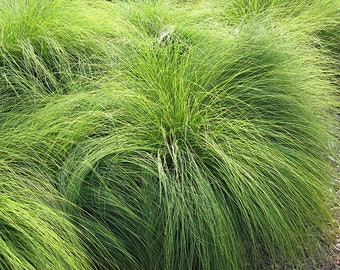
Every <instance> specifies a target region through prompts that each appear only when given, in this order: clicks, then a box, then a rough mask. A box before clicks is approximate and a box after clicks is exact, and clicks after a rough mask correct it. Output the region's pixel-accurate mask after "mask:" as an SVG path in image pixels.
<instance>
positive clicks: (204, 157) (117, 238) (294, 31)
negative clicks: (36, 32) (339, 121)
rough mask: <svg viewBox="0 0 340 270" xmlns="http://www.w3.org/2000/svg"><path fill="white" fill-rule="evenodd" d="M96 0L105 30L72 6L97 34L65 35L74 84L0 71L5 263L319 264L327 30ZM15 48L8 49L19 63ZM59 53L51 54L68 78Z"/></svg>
mask: <svg viewBox="0 0 340 270" xmlns="http://www.w3.org/2000/svg"><path fill="white" fill-rule="evenodd" d="M31 2H35V1H33V0H32V1H31ZM47 2H48V1H46V3H47ZM53 3H59V4H60V3H64V2H59V1H56V2H53ZM71 3H72V2H71ZM81 3H82V2H81V1H76V2H75V3H73V4H69V6H68V8H71V7H75V6H77V7H78V8H79V6H82V4H81ZM98 3H101V2H99V1H98V2H95V3H94V4H93V5H88V6H87V4H86V6H82V7H83V9H84V7H88V8H93V9H95V10H98V12H100V14H101V17H100V19H99V16H98V23H104V22H105V24H106V25H107V27H108V28H107V29H105V30H103V29H100V28H99V27H97V28H96V27H93V28H91V31H89V32H86V31H85V30H86V29H88V28H86V27H87V26H86V25H87V24H86V23H84V22H86V21H87V22H91V21H92V22H94V21H95V20H94V19H92V20H90V18H88V17H86V16H84V17H82V16H81V15H78V16H79V18H82V20H84V21H82V24H78V25H76V26H77V29H78V30H79V29H84V31H85V32H86V33H87V34H86V35H85V36H81V37H82V38H78V34H77V35H74V36H73V37H72V36H71V37H68V40H70V41H71V42H72V44H73V45H72V50H71V51H72V54H68V53H67V54H65V58H64V60H65V62H66V63H73V64H70V68H66V69H64V68H63V69H62V70H64V71H65V73H66V74H67V76H66V77H65V78H66V80H67V83H64V82H60V81H58V83H57V88H53V91H50V90H51V89H50V88H49V84H48V83H47V84H46V85H45V82H46V81H44V79H41V78H45V77H44V76H45V75H44V74H45V73H44V72H45V71H42V70H40V69H38V68H33V70H35V72H36V73H37V74H38V75H36V77H35V78H38V79H37V81H34V80H31V79H30V78H26V77H25V76H27V74H26V73H25V72H23V71H22V70H19V68H18V69H16V66H15V65H12V64H11V63H12V62H8V61H7V62H6V61H4V62H1V64H2V66H1V68H2V69H3V70H4V71H5V73H3V74H12V73H7V72H8V70H11V72H18V74H20V76H22V77H23V78H26V79H27V82H30V84H27V85H25V88H22V87H21V86H20V84H11V87H8V85H9V84H5V83H4V82H5V81H6V80H5V79H4V78H6V77H4V76H3V77H2V78H3V81H2V84H1V85H2V88H1V91H2V92H3V93H4V95H5V96H6V99H5V100H4V101H3V102H2V103H0V104H1V107H0V127H1V128H0V172H1V173H0V177H1V178H0V179H1V182H0V188H1V189H0V190H1V197H0V204H1V205H2V206H1V208H0V209H1V210H0V213H1V215H0V226H1V232H4V233H1V237H0V244H1V245H0V266H1V267H2V268H4V269H20V268H27V269H45V268H46V265H47V266H49V267H50V268H56V269H66V268H67V269H127V270H128V269H136V270H137V269H140V270H145V269H168V270H171V269H182V270H186V269H204V270H206V269H211V270H213V269H273V268H275V267H276V268H279V267H281V268H282V269H284V267H286V268H287V267H288V268H297V269H305V268H306V265H307V263H308V262H310V261H313V260H316V261H318V260H321V259H322V256H323V254H324V252H325V251H326V248H327V246H326V245H325V244H324V241H325V240H327V241H328V239H329V238H328V237H329V235H328V231H329V228H330V223H331V222H332V217H331V214H330V210H329V206H328V201H329V199H330V193H329V184H330V183H331V181H332V173H331V172H332V168H331V164H330V162H329V160H328V155H329V154H331V152H330V150H329V149H328V143H329V141H330V140H332V139H333V138H332V136H331V132H329V131H328V130H329V129H330V127H331V126H332V118H331V115H329V114H328V111H327V110H329V109H330V108H331V107H332V106H334V96H333V94H334V92H335V89H334V88H335V85H334V83H333V82H332V78H333V77H332V76H333V73H334V72H333V70H332V58H330V56H329V54H327V53H326V51H325V50H323V49H322V48H320V47H317V46H315V42H314V41H315V40H316V39H318V37H317V36H314V37H313V38H311V36H310V35H311V34H312V31H311V32H308V31H305V29H307V28H308V27H307V26H306V25H304V26H303V27H301V28H300V27H299V23H301V21H299V20H295V22H294V23H293V22H291V23H289V22H288V21H287V20H286V19H285V18H282V17H281V18H280V17H275V19H274V18H271V17H270V16H268V15H265V14H263V16H257V15H256V16H255V15H254V17H253V19H249V21H248V22H247V21H244V22H243V23H242V25H235V24H225V17H223V16H222V17H221V16H220V15H221V13H219V11H217V10H216V9H215V7H214V6H213V5H211V6H210V5H209V3H208V2H204V1H201V2H200V3H197V5H198V7H197V8H196V6H194V5H193V4H192V3H182V4H178V3H170V2H169V3H168V2H163V1H156V2H155V3H154V2H152V1H137V2H133V3H132V2H115V3H105V2H104V1H103V5H104V7H105V8H102V7H100V5H97V4H98ZM104 3H105V4H104ZM233 3H236V1H234V2H233ZM84 5H85V4H84ZM273 6H274V4H273ZM210 8H211V9H210ZM271 8H272V5H270V6H268V7H266V9H268V10H270V9H271ZM47 10H49V7H48V6H46V11H47ZM57 10H58V11H60V9H59V8H58V9H57ZM210 11H211V18H209V14H210ZM60 12H61V11H60ZM61 13H62V12H61ZM33 14H36V12H34V13H33ZM96 14H99V13H96ZM230 14H231V13H230ZM268 14H270V12H269V11H268ZM191 15H192V16H191ZM94 16H95V15H94ZM62 18H63V20H65V25H69V27H70V26H71V25H73V24H72V20H67V17H62ZM200 18H204V19H203V20H200ZM56 19H57V18H56ZM301 20H302V19H301ZM80 21H81V20H80ZM76 22H77V21H76ZM311 22H312V20H311ZM313 23H315V22H313ZM75 24H76V23H75ZM315 24H316V23H315ZM301 26H302V24H301ZM4 29H6V28H4ZM65 29H70V28H65ZM72 29H74V28H72ZM299 29H300V30H299ZM320 29H321V27H320V28H319V30H320ZM78 30H77V31H78ZM65 31H66V30H65ZM315 32H316V31H315ZM315 32H313V33H315ZM51 33H54V32H53V31H51ZM71 33H73V32H72V31H71ZM80 33H83V32H82V31H79V34H80ZM110 33H111V35H110ZM96 35H97V36H96ZM94 36H96V37H97V38H96V39H93V37H94ZM87 37H91V38H89V39H88V40H87V39H86V38H87ZM65 39H66V37H65ZM56 40H58V42H61V41H63V40H64V39H63V38H62V36H61V37H60V38H59V39H56ZM84 40H87V41H88V42H89V43H86V45H84V43H83V41H84ZM319 40H320V44H322V40H323V39H319ZM78 43H79V44H78ZM39 44H40V43H37V44H35V43H32V44H31V45H32V48H33V49H34V51H36V50H37V49H38V48H39V46H40V45H39ZM61 44H62V46H63V48H65V50H68V49H67V48H69V47H68V45H69V43H68V42H63V43H62V42H61ZM77 45H78V46H77ZM84 46H88V47H89V48H88V49H89V51H87V50H84V48H85V47H84ZM9 48H10V47H7V49H6V54H2V56H3V55H6V57H7V58H10V59H23V58H20V57H22V54H21V51H20V53H19V54H18V55H19V56H18V55H17V52H15V51H10V50H9ZM103 48H106V49H107V50H106V51H105V50H103ZM21 49H22V47H20V50H21ZM54 52H55V51H54V50H53V49H51V50H50V51H48V54H47V55H50V56H47V57H46V60H44V61H50V62H48V63H49V64H48V67H47V68H46V69H47V70H48V72H50V73H51V74H58V72H59V71H58V69H55V63H58V61H59V60H58V59H59V57H54V58H53V55H54ZM74 55H76V57H75V58H74V57H73V56H74ZM78 56H79V58H77V57H78ZM16 57H19V58H16ZM39 57H40V56H39ZM41 57H42V56H41ZM44 59H45V58H44ZM78 60H81V62H79V61H78ZM17 61H19V60H17ZM20 61H21V60H20ZM30 63H31V62H30ZM44 63H45V62H44ZM78 64H79V65H80V66H81V67H84V69H83V68H79V67H80V66H78ZM92 64H93V65H95V68H94V69H88V68H87V67H89V66H91V65H92ZM60 70H61V69H60ZM64 71H63V72H64ZM83 71H84V72H83ZM62 74H64V73H62ZM53 76H54V75H53ZM63 78H64V77H63ZM31 82H33V83H31ZM37 82H39V83H37ZM84 82H86V83H84ZM40 83H41V84H40ZM38 84H39V85H40V86H39V87H41V89H40V88H39V91H38V92H35V91H36V90H37V89H38V88H37V87H38V86H37V85H38ZM22 89H24V91H23V90H22ZM56 89H58V91H56ZM13 93H19V94H15V95H13ZM32 93H38V94H32ZM10 97H14V98H13V99H11V98H10ZM22 97H24V98H22ZM7 99H8V100H10V101H11V103H10V104H11V105H8V104H9V103H7V102H6V100H7ZM19 213H21V214H19ZM37 254H41V255H40V256H37Z"/></svg>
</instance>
